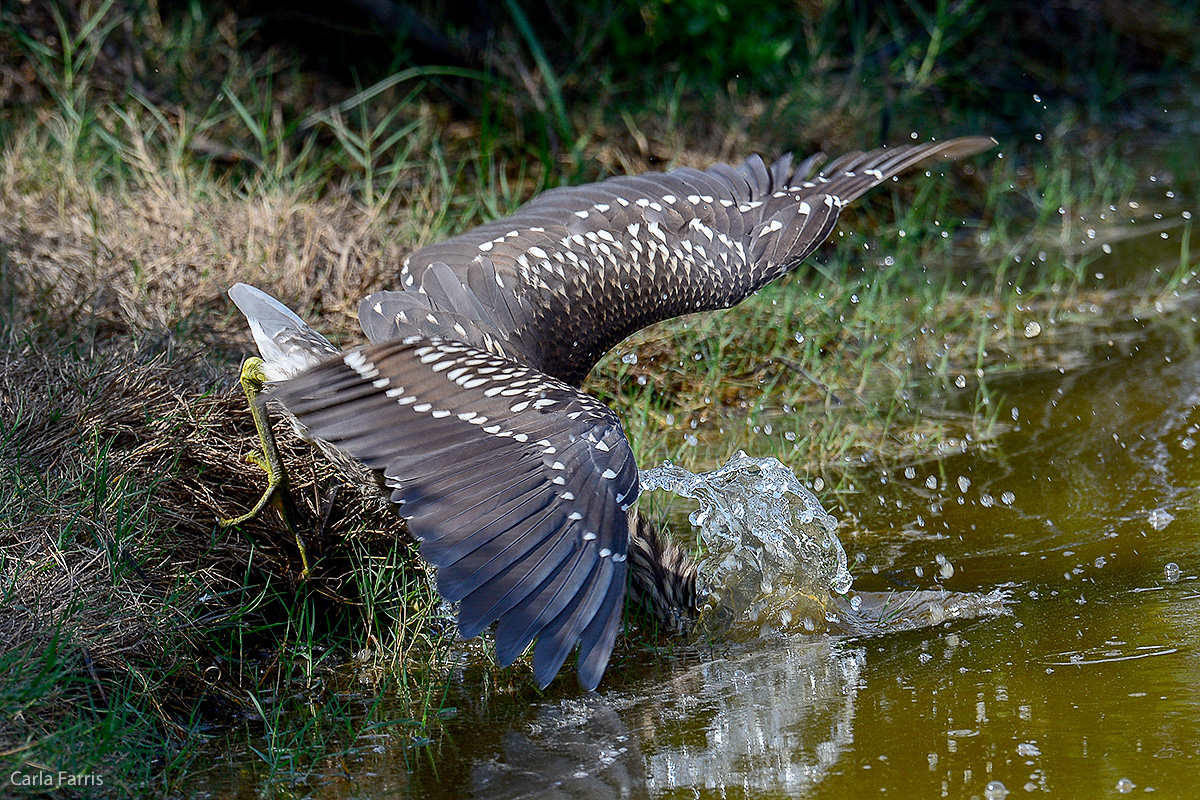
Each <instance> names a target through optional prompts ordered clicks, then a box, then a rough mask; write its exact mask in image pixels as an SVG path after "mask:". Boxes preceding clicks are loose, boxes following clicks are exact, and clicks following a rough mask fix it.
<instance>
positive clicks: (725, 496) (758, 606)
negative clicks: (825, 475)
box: [641, 450, 852, 636]
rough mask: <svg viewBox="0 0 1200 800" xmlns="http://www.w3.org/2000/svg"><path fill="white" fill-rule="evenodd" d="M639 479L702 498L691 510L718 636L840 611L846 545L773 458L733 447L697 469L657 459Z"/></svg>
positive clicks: (811, 620) (708, 610) (809, 624)
mask: <svg viewBox="0 0 1200 800" xmlns="http://www.w3.org/2000/svg"><path fill="white" fill-rule="evenodd" d="M641 483H642V489H643V490H647V491H654V490H659V489H665V490H667V491H671V492H674V493H675V494H678V495H682V496H684V497H690V498H692V499H694V500H696V501H698V502H699V504H700V506H699V508H697V509H696V510H695V511H694V512H692V514H691V515H690V516H689V520H690V521H691V523H692V525H694V526H695V527H696V529H697V530H698V532H699V534H700V537H701V540H702V544H703V549H704V556H703V558H702V559H701V561H700V574H701V576H702V581H703V582H704V583H705V584H706V585H705V586H703V587H701V588H702V590H706V591H707V592H708V599H707V600H706V601H705V604H704V607H703V609H702V611H701V627H702V628H703V629H705V630H709V631H717V630H719V631H721V632H722V635H725V636H728V635H729V633H731V632H736V631H737V630H747V629H748V632H749V633H750V634H758V635H762V634H764V633H771V632H775V631H796V632H806V633H812V632H817V631H825V630H827V629H828V624H829V622H831V621H833V620H834V619H835V618H836V614H837V604H836V603H835V601H834V598H833V597H832V595H831V593H837V594H844V593H845V592H847V591H848V590H849V589H850V584H851V581H852V578H851V577H850V571H849V569H847V566H846V551H845V550H844V549H843V547H842V543H841V542H840V541H839V540H838V537H837V534H836V533H835V532H834V530H835V528H836V527H837V521H836V520H835V519H834V518H833V517H831V516H830V515H829V513H828V512H827V511H825V509H824V508H822V507H821V503H820V502H819V501H818V500H817V498H816V497H815V496H814V495H813V494H812V492H810V491H808V490H807V489H805V488H804V487H803V486H802V485H801V484H800V482H799V481H798V480H797V479H796V476H795V474H793V473H792V471H791V470H790V469H788V468H787V467H786V466H784V465H783V464H782V463H780V462H779V460H778V459H775V458H752V457H750V456H747V455H746V454H745V453H744V452H742V451H740V450H739V451H738V452H737V453H735V454H734V455H733V457H732V458H730V459H729V461H727V462H726V463H725V464H724V465H722V466H721V467H720V468H719V469H717V470H715V471H714V472H709V473H704V474H700V475H697V474H695V473H692V472H688V471H687V470H685V469H683V468H682V467H677V466H675V465H673V464H671V463H670V462H664V463H663V465H662V466H661V467H655V468H653V469H648V470H642V472H641Z"/></svg>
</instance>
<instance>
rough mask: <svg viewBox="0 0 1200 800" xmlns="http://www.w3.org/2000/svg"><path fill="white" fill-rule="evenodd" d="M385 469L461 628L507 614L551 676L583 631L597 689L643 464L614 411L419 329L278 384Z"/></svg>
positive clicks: (304, 414) (616, 622) (512, 629)
mask: <svg viewBox="0 0 1200 800" xmlns="http://www.w3.org/2000/svg"><path fill="white" fill-rule="evenodd" d="M273 396H274V397H275V398H277V399H278V400H279V401H280V402H281V403H282V404H283V406H284V407H285V408H286V409H287V410H288V411H289V412H290V413H292V414H293V415H294V416H295V417H296V419H297V421H298V422H299V423H300V424H301V425H302V426H303V427H304V428H306V429H307V430H306V435H308V436H310V437H312V438H315V439H319V440H321V441H323V442H327V443H329V444H330V445H332V446H334V447H335V448H337V449H338V450H340V451H342V452H343V453H346V454H347V455H349V456H351V457H353V458H355V459H357V460H358V461H360V462H361V463H363V464H364V465H365V466H367V467H368V468H370V469H373V470H376V471H377V472H379V473H382V475H383V478H384V482H385V484H386V485H387V486H388V487H389V488H391V490H392V494H391V499H392V501H393V502H394V503H397V504H399V506H400V507H399V509H398V510H399V513H400V514H401V516H403V517H405V518H406V519H408V520H409V526H410V530H411V531H412V533H413V534H414V535H415V536H416V537H417V538H418V539H420V540H421V555H422V556H423V557H424V558H425V559H426V560H427V561H429V562H430V563H431V564H433V565H434V566H436V567H437V568H438V578H437V581H438V591H439V592H440V593H441V595H442V596H443V597H444V598H445V599H447V600H450V601H457V602H459V603H460V606H459V620H458V622H459V629H460V631H461V633H462V635H463V636H464V637H471V636H475V635H476V634H478V633H479V632H480V631H482V630H483V629H484V628H485V627H487V626H488V625H489V624H491V623H492V622H495V621H497V620H498V621H499V625H498V626H497V629H496V652H497V657H498V659H499V661H500V663H501V664H502V665H504V664H507V663H510V662H511V661H512V660H513V659H515V658H516V657H517V656H518V655H520V654H521V652H522V651H523V650H524V649H525V648H526V647H527V646H528V645H529V644H530V642H532V641H533V640H535V639H536V640H537V644H536V645H535V648H534V656H533V664H534V676H535V679H536V680H537V682H538V683H539V684H540V685H542V686H545V685H546V684H548V683H549V682H550V680H551V679H552V678H553V677H554V675H555V674H556V673H557V672H558V670H559V667H560V666H561V665H562V663H563V661H564V660H565V659H566V657H567V656H568V655H569V654H570V651H571V650H572V649H573V648H574V647H575V645H576V643H578V644H579V647H580V651H579V659H578V661H579V667H578V669H579V680H580V683H581V684H583V686H584V687H586V688H588V689H591V688H594V687H595V686H596V684H597V683H598V682H599V680H600V677H601V675H603V673H604V668H605V665H606V664H607V663H608V658H609V654H610V653H611V651H612V647H613V642H614V640H615V637H616V634H617V631H618V629H619V627H620V620H621V613H622V607H623V599H624V596H625V584H626V569H627V564H626V556H627V549H628V538H629V519H628V509H629V506H630V505H631V504H632V503H633V502H634V500H636V499H637V496H638V492H639V484H638V474H637V467H636V465H635V463H634V460H633V453H632V452H631V451H630V448H629V442H628V441H627V440H626V438H625V434H624V432H623V430H622V429H621V424H620V422H619V420H618V419H617V417H616V415H615V414H613V412H612V411H611V410H610V409H608V408H607V407H606V406H604V405H603V404H602V403H600V402H599V401H597V400H595V399H593V398H591V397H589V396H588V395H585V394H583V393H581V392H579V391H578V390H576V389H574V388H572V387H570V386H567V385H565V384H563V383H562V382H561V381H557V380H555V379H553V378H551V377H549V376H547V375H544V374H542V373H540V372H538V371H536V370H534V369H531V368H529V367H527V366H524V365H522V364H519V363H517V362H514V361H511V360H509V359H505V358H502V357H499V356H496V355H494V354H492V353H489V352H486V351H483V350H480V349H478V348H475V347H471V346H469V345H466V344H462V343H458V342H451V341H446V340H442V339H431V338H427V337H423V336H409V337H407V338H405V339H403V340H399V341H394V342H390V343H386V344H383V345H378V346H373V347H367V348H358V349H355V350H351V351H348V352H346V353H344V354H343V355H342V357H340V358H334V359H331V360H329V361H327V362H325V363H323V364H321V365H320V366H318V367H316V368H315V369H312V370H310V371H309V372H306V373H304V374H303V375H300V376H299V377H297V378H294V379H293V380H290V381H287V382H285V383H282V384H279V385H278V386H277V387H276V389H275V391H274V395H273Z"/></svg>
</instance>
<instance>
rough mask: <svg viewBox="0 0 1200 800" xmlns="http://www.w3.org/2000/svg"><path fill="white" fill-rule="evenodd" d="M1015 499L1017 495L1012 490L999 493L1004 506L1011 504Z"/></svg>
mask: <svg viewBox="0 0 1200 800" xmlns="http://www.w3.org/2000/svg"><path fill="white" fill-rule="evenodd" d="M1016 499H1017V496H1016V495H1015V494H1013V493H1012V492H1005V493H1004V494H1002V495H1000V502H1001V503H1004V505H1006V506H1011V505H1012V504H1013V501H1015V500H1016Z"/></svg>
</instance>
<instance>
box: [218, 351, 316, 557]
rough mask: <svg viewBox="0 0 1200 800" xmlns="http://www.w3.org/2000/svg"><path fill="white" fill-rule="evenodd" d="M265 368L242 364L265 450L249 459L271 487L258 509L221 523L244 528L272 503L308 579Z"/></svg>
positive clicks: (244, 386)
mask: <svg viewBox="0 0 1200 800" xmlns="http://www.w3.org/2000/svg"><path fill="white" fill-rule="evenodd" d="M263 367H264V364H263V360H262V359H261V358H257V357H251V358H247V359H246V360H245V361H244V362H242V372H241V376H240V381H241V384H242V390H243V391H244V392H245V393H246V400H247V401H249V403H250V416H251V417H253V418H254V427H255V429H256V430H257V431H258V440H259V442H261V443H262V448H263V449H262V452H261V453H251V454H250V455H248V456H247V457H246V458H247V460H248V461H251V462H253V463H255V464H257V465H258V466H260V467H261V468H262V470H263V472H265V473H267V488H266V490H265V491H264V492H263V493H262V497H260V498H258V502H257V503H255V504H254V508H252V509H250V510H249V511H247V512H246V513H245V514H242V515H240V516H237V517H230V518H227V519H221V520H219V522H220V524H221V527H223V528H229V527H232V526H234V525H240V524H242V523H243V522H246V521H247V520H251V519H254V518H255V517H257V516H258V515H259V513H260V512H261V511H262V510H263V509H264V508H266V506H267V505H268V504H270V505H271V507H272V508H274V509H275V510H276V511H278V512H279V516H280V517H282V518H283V523H284V524H285V525H287V527H288V530H290V531H291V532H292V536H294V537H295V539H296V546H297V547H299V548H300V564H301V567H302V572H301V574H300V577H301V578H307V577H308V574H309V571H308V549H307V548H306V547H305V546H304V539H303V538H302V537H301V536H300V529H299V528H298V527H297V526H296V522H295V516H296V514H295V509H294V507H293V504H292V497H291V494H290V493H289V492H288V477H287V469H286V468H285V467H284V466H283V458H282V457H281V456H280V455H279V447H278V445H276V443H275V432H274V431H272V430H271V419H270V417H269V416H268V415H267V408H266V404H265V403H262V402H260V401H259V397H260V395H262V392H263V387H264V386H265V385H266V383H267V375H266V372H265V371H264V369H263Z"/></svg>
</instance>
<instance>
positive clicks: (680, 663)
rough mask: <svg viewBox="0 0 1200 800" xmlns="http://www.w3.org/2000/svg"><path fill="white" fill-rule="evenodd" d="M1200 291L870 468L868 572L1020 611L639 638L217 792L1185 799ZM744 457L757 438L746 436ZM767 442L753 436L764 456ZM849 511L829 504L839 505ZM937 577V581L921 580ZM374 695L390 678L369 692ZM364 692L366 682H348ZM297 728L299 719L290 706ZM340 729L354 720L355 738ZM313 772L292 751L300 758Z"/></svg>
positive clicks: (1193, 645) (851, 545)
mask: <svg viewBox="0 0 1200 800" xmlns="http://www.w3.org/2000/svg"><path fill="white" fill-rule="evenodd" d="M1193 320H1194V310H1193V311H1188V310H1186V309H1184V310H1182V311H1177V312H1176V313H1174V314H1172V315H1171V317H1170V318H1169V319H1167V318H1160V319H1155V320H1148V321H1142V322H1133V323H1129V324H1128V325H1125V326H1123V327H1122V328H1121V329H1109V330H1107V331H1106V332H1105V333H1104V334H1102V335H1101V336H1100V337H1099V338H1097V339H1096V340H1095V341H1091V342H1088V343H1086V344H1085V345H1084V346H1083V347H1082V351H1081V354H1080V358H1079V359H1076V360H1075V361H1074V362H1073V363H1074V365H1073V366H1072V367H1070V368H1064V369H1057V368H1055V369H1045V370H1040V371H1026V372H1020V373H1013V374H1012V375H1011V376H1008V377H1000V378H992V379H991V380H990V381H989V386H990V388H991V389H992V391H993V392H994V393H995V394H996V395H997V396H1002V397H1003V402H1004V408H1005V412H1004V419H1005V422H1006V427H1005V429H1004V431H1003V432H1002V433H1001V434H1000V435H998V436H997V437H996V438H994V439H992V440H990V441H989V442H987V443H986V444H984V445H981V446H978V447H976V448H974V449H972V450H970V451H969V452H966V453H961V454H957V455H950V456H947V457H945V458H941V459H939V460H934V461H929V462H924V463H919V464H913V465H910V466H904V465H901V466H899V467H896V468H894V469H889V470H886V471H885V470H883V469H875V470H874V471H870V470H867V471H863V472H861V473H859V474H857V476H856V480H855V482H856V484H857V485H858V489H859V491H858V493H857V494H854V495H851V496H849V497H848V499H847V500H846V503H847V506H850V505H851V504H853V509H852V510H853V514H854V518H855V521H854V523H853V524H852V525H851V526H849V528H848V529H847V528H843V529H842V530H841V531H840V534H841V538H842V542H843V544H844V546H845V549H846V553H847V555H848V556H849V560H850V565H851V570H852V572H853V573H854V575H855V584H854V588H855V590H856V591H859V592H863V593H871V594H872V595H874V596H887V593H894V595H893V596H895V597H897V598H900V599H903V598H905V597H907V596H908V595H909V593H911V592H918V591H921V592H924V591H937V590H946V591H949V592H957V593H969V594H975V595H983V594H988V593H992V592H995V591H996V590H1002V591H1003V592H1005V594H1006V597H1007V600H1006V602H1005V603H1004V610H1003V613H1000V614H990V615H985V616H981V617H979V618H976V619H969V620H958V621H954V622H946V623H939V624H931V625H929V626H927V627H924V628H920V629H915V630H911V629H910V630H893V631H889V632H884V633H879V634H872V635H869V636H868V635H863V636H829V635H816V636H805V635H794V636H776V637H772V638H768V639H752V640H751V641H748V642H739V643H736V644H726V645H721V646H716V645H706V646H703V647H696V648H687V647H685V648H678V649H676V650H674V651H671V652H666V653H659V654H654V653H635V654H632V655H626V656H625V657H624V658H623V659H622V660H620V661H618V662H617V664H616V666H614V667H613V668H610V670H609V672H608V674H607V675H606V676H605V678H604V681H603V682H602V684H601V686H600V688H599V690H598V691H597V692H595V693H591V694H587V693H583V692H580V691H579V690H578V688H577V687H576V685H575V682H574V680H572V679H571V677H570V675H569V674H567V673H564V676H560V677H559V679H558V680H556V681H555V682H554V683H553V684H552V685H551V687H550V689H549V690H548V691H547V692H546V693H538V692H536V691H535V690H533V689H532V688H531V687H529V686H528V685H525V686H524V688H519V689H517V690H505V691H488V692H483V693H482V694H484V696H483V697H481V696H480V695H481V691H480V681H479V679H478V676H475V677H463V676H460V677H459V678H458V679H456V680H455V682H454V683H452V685H451V686H450V687H449V689H448V690H447V694H446V696H445V698H444V700H442V701H441V704H440V705H441V706H443V707H444V708H446V709H453V710H452V711H447V712H445V713H444V714H443V715H442V717H443V718H442V719H440V720H439V721H438V723H437V724H436V725H434V726H432V727H431V729H430V730H431V732H432V734H433V738H432V739H430V740H418V741H414V739H413V737H412V734H411V729H407V728H405V727H404V726H403V725H396V724H392V723H394V721H395V718H397V717H399V716H403V715H406V714H408V713H409V712H408V710H407V709H394V708H388V707H386V705H385V706H374V707H372V708H370V709H369V710H366V709H365V705H366V703H367V701H363V702H364V709H365V710H364V715H365V717H366V718H367V719H369V720H373V721H375V722H376V723H377V727H375V728H372V729H371V730H372V731H373V732H371V733H368V734H365V735H362V736H359V737H357V738H356V739H354V740H352V741H351V742H349V743H348V744H347V747H346V749H345V751H344V752H342V753H340V754H339V755H338V756H337V757H334V758H324V759H318V760H317V761H316V762H315V763H307V764H304V765H303V769H301V770H299V771H298V772H297V775H299V776H300V777H297V778H295V779H292V778H290V777H289V776H288V775H287V774H286V773H281V772H280V771H279V770H276V772H275V773H271V772H270V771H269V770H268V769H267V768H266V767H265V766H264V763H263V759H261V758H259V757H258V756H257V755H256V754H255V753H254V750H253V749H252V748H256V749H258V750H259V752H264V749H265V748H268V747H270V746H271V743H270V742H267V741H265V740H264V738H263V737H262V735H261V730H260V729H257V728H253V727H251V729H250V730H251V732H250V735H249V736H246V737H235V739H236V740H235V741H233V742H232V743H231V742H229V741H224V742H222V743H221V748H220V749H221V752H222V755H221V756H220V757H219V758H218V759H217V763H216V764H215V765H214V766H213V767H212V768H211V769H208V770H205V771H204V772H203V773H202V774H200V775H198V776H197V777H198V779H199V782H200V784H202V785H201V786H197V787H194V788H197V789H200V790H201V791H200V794H199V795H198V796H209V797H234V796H237V797H240V796H246V797H249V796H259V795H261V794H263V793H264V792H265V793H267V794H270V793H271V790H282V791H283V792H284V793H285V794H288V795H291V794H297V795H309V794H311V795H313V796H321V797H399V798H409V797H412V798H461V797H472V798H594V797H632V798H639V797H646V798H683V797H689V798H692V797H713V798H717V797H719V798H729V797H734V798H737V797H752V798H774V797H813V798H821V797H828V798H856V797H867V796H895V797H906V798H907V797H956V798H957V797H978V798H990V799H994V798H1000V797H1004V796H1005V794H1006V793H1011V794H1012V795H1014V796H1021V795H1026V794H1032V795H1040V794H1050V795H1053V796H1057V797H1064V798H1077V797H1115V796H1118V795H1124V794H1146V793H1151V794H1153V795H1154V796H1157V797H1193V796H1196V795H1195V791H1196V789H1195V787H1196V786H1200V580H1198V575H1200V536H1198V535H1197V530H1198V528H1200V511H1198V510H1197V507H1198V506H1200V498H1198V490H1197V486H1200V348H1197V347H1196V346H1195V342H1194V333H1193V327H1194V323H1193ZM747 449H751V448H749V447H748V448H747ZM770 449H771V447H770V445H769V443H767V442H766V440H765V439H764V443H763V446H762V448H761V449H760V450H759V453H760V454H766V453H768V452H770ZM832 510H834V512H835V513H837V509H832ZM922 596H924V595H922ZM366 695H369V696H373V695H372V693H371V692H366ZM351 702H352V701H351ZM297 724H300V723H297ZM333 738H335V739H336V736H334V737H333ZM298 766H299V765H298Z"/></svg>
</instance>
